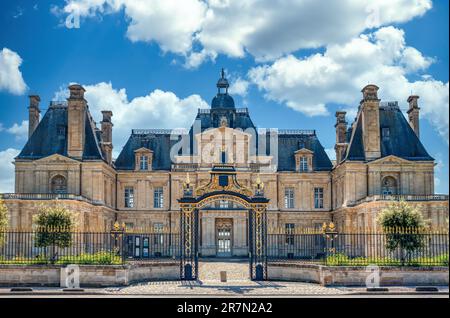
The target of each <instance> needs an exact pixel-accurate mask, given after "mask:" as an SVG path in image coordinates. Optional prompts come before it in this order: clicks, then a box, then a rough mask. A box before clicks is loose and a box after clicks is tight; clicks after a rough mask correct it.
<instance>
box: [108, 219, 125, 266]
mask: <svg viewBox="0 0 450 318" xmlns="http://www.w3.org/2000/svg"><path fill="white" fill-rule="evenodd" d="M125 230H126V227H125V224H122V226H120V225H119V222H117V221H116V222H115V223H114V225H113V228H112V229H111V236H112V237H113V238H114V253H115V254H117V255H120V257H121V259H122V264H124V263H125V253H124V251H125V249H124V247H123V245H124V240H125V235H124V234H125ZM119 239H120V240H121V242H119Z"/></svg>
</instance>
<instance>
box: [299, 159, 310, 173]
mask: <svg viewBox="0 0 450 318" xmlns="http://www.w3.org/2000/svg"><path fill="white" fill-rule="evenodd" d="M299 171H300V172H308V158H307V157H300V167H299Z"/></svg>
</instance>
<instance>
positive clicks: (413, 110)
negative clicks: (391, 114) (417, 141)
mask: <svg viewBox="0 0 450 318" xmlns="http://www.w3.org/2000/svg"><path fill="white" fill-rule="evenodd" d="M418 99H419V96H417V95H411V96H409V97H408V103H409V109H408V111H407V113H408V120H409V125H410V126H411V128H412V129H413V130H414V132H415V133H416V135H417V138H420V131H419V110H420V108H419V105H418V103H417V100H418Z"/></svg>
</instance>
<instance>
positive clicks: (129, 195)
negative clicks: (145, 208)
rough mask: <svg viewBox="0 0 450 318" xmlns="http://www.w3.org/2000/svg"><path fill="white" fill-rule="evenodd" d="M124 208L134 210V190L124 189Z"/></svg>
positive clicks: (131, 188)
mask: <svg viewBox="0 0 450 318" xmlns="http://www.w3.org/2000/svg"><path fill="white" fill-rule="evenodd" d="M125 207H126V208H134V188H133V187H125Z"/></svg>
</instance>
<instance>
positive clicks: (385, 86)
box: [249, 27, 449, 141]
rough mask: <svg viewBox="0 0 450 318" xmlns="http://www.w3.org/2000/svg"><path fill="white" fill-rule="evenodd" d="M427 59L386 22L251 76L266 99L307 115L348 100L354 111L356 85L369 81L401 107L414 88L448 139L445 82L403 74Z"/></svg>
mask: <svg viewBox="0 0 450 318" xmlns="http://www.w3.org/2000/svg"><path fill="white" fill-rule="evenodd" d="M430 63H431V59H429V58H427V57H424V56H422V54H421V53H420V52H419V51H417V50H415V49H414V48H411V47H408V46H406V44H405V40H404V32H403V31H402V30H400V29H397V28H394V27H385V28H381V29H379V30H377V31H375V32H374V33H372V34H368V35H360V36H359V37H356V38H354V39H352V40H350V41H349V42H347V43H344V44H339V45H338V44H334V45H330V46H328V47H327V48H326V50H325V52H324V53H323V54H319V53H318V54H313V55H310V56H308V57H305V58H297V57H295V56H293V55H288V56H286V57H282V58H280V59H278V60H276V61H275V62H274V63H272V64H267V65H262V66H258V67H255V68H253V69H251V70H250V71H249V78H250V80H251V81H252V83H254V84H256V85H257V87H258V88H259V89H260V90H262V91H264V92H265V97H266V98H267V99H270V100H274V101H277V102H280V103H286V105H288V106H289V107H291V108H293V109H295V110H297V111H300V112H303V113H305V114H306V115H309V116H314V115H327V114H328V110H327V107H326V105H327V104H328V103H337V104H343V105H348V106H350V109H349V110H350V111H351V113H354V111H355V108H356V107H357V105H358V104H359V100H360V99H361V93H360V90H361V88H362V87H363V86H365V85H366V84H368V83H374V84H378V85H379V86H380V92H379V94H380V97H381V98H382V99H387V100H389V99H393V100H398V101H399V103H400V104H401V106H402V107H403V108H406V107H407V103H406V99H407V97H408V96H409V95H410V93H411V91H412V92H413V93H414V94H417V95H420V96H421V99H420V107H421V109H422V110H421V114H422V116H423V117H424V118H426V119H428V120H429V121H430V122H431V123H432V124H433V125H434V127H435V128H436V129H437V130H438V131H439V133H440V134H441V135H442V136H443V137H444V138H445V139H446V140H447V141H448V108H449V95H448V82H447V83H443V82H440V81H437V80H435V79H433V78H432V77H430V76H427V77H424V78H423V79H422V80H418V81H414V82H410V81H409V80H408V78H407V75H408V74H409V73H410V72H411V71H412V70H418V69H423V68H426V67H428V66H429V65H430ZM348 106H345V107H348Z"/></svg>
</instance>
